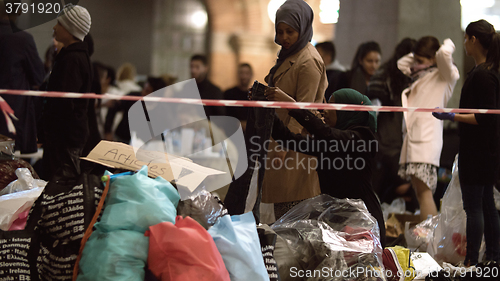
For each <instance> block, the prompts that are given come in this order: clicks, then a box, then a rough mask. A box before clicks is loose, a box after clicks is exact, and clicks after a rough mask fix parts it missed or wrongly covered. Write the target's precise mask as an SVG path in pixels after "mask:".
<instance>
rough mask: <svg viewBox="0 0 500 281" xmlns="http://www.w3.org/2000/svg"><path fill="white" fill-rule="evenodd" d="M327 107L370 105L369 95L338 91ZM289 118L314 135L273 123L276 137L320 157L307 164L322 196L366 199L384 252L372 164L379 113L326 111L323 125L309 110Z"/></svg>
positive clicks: (290, 113)
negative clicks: (313, 174)
mask: <svg viewBox="0 0 500 281" xmlns="http://www.w3.org/2000/svg"><path fill="white" fill-rule="evenodd" d="M273 95H276V94H273ZM269 99H270V100H280V101H287V100H288V101H291V100H289V99H290V97H278V96H271V97H269ZM329 102H330V103H334V102H336V103H343V104H357V105H371V102H370V100H369V99H368V98H367V97H366V96H365V95H362V94H360V93H359V92H358V91H356V90H353V89H341V90H338V91H336V92H334V93H333V95H332V97H331V98H330V101H329ZM288 114H289V115H290V116H291V117H293V118H295V119H296V120H297V121H298V122H299V123H300V124H301V125H302V126H303V127H304V128H305V129H306V130H307V131H308V132H309V134H311V135H312V136H311V137H310V136H304V135H301V134H293V133H292V132H290V130H289V129H288V128H286V126H285V125H284V124H283V122H282V121H280V119H279V118H275V119H274V124H273V131H272V137H273V138H274V139H275V140H276V142H278V143H279V144H280V145H282V146H283V147H285V148H287V149H291V150H295V151H297V152H301V153H304V154H308V155H311V156H316V157H317V162H314V161H311V162H312V163H311V162H310V163H307V165H311V166H315V167H314V168H316V171H317V173H318V178H319V182H320V188H321V193H324V194H328V195H331V196H333V197H336V198H350V199H361V200H363V202H364V203H365V205H366V207H367V209H368V211H369V212H370V213H371V215H372V216H373V217H375V219H376V220H377V222H378V226H379V230H380V241H381V243H382V247H385V224H384V217H383V214H382V209H381V207H380V202H379V201H378V199H377V196H376V195H375V192H374V191H373V188H372V182H371V181H372V162H373V159H374V157H375V154H376V152H377V149H378V145H377V140H376V138H375V132H376V130H377V117H376V115H375V112H373V111H370V112H367V111H335V110H325V112H324V122H323V120H322V119H320V118H318V117H317V116H316V115H314V114H313V113H312V112H310V111H308V110H297V109H293V110H290V111H289V113H288ZM285 166H286V163H285ZM311 166H310V167H309V168H312V167H311ZM305 188H306V187H305Z"/></svg>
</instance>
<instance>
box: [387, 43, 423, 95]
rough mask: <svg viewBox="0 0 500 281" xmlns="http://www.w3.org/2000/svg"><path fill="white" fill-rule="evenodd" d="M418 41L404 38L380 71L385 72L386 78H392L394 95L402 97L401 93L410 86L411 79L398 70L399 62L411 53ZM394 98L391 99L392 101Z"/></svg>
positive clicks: (391, 83) (391, 84)
mask: <svg viewBox="0 0 500 281" xmlns="http://www.w3.org/2000/svg"><path fill="white" fill-rule="evenodd" d="M416 43H417V40H415V39H411V38H404V39H403V40H401V42H399V44H398V45H397V46H396V49H395V50H394V54H393V55H392V57H391V58H390V59H389V60H388V61H387V62H386V63H384V64H383V65H382V66H381V67H380V69H381V70H383V71H384V72H385V75H386V76H385V77H386V78H387V77H390V78H391V79H390V87H391V94H392V95H400V94H401V92H402V91H403V90H404V89H405V88H406V87H407V86H408V82H409V81H408V80H409V78H408V77H407V76H406V75H404V74H403V73H402V72H401V70H399V68H398V60H399V59H400V58H402V57H404V56H405V55H407V54H409V53H411V51H412V50H413V46H415V44H416ZM392 98H393V97H391V99H392Z"/></svg>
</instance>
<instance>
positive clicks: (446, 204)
mask: <svg viewBox="0 0 500 281" xmlns="http://www.w3.org/2000/svg"><path fill="white" fill-rule="evenodd" d="M439 216H440V218H439V221H438V225H437V227H436V231H435V235H434V236H435V237H434V241H433V249H431V251H430V254H431V255H433V258H434V259H435V260H436V261H437V262H439V263H442V262H448V263H452V264H456V263H458V262H460V261H463V260H464V258H465V254H466V228H467V217H466V214H465V211H464V209H463V201H462V191H461V189H460V180H459V171H458V155H457V156H456V157H455V161H454V163H453V176H452V179H451V181H450V184H449V185H448V188H447V189H446V192H445V194H444V196H443V201H442V207H441V214H440V215H439ZM484 249H485V246H484V242H483V243H482V245H481V249H480V253H479V256H480V257H481V255H482V254H483V253H484Z"/></svg>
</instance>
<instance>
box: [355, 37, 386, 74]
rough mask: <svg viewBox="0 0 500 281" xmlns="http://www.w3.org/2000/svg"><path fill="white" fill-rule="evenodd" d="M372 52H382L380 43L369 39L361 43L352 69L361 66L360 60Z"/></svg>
mask: <svg viewBox="0 0 500 281" xmlns="http://www.w3.org/2000/svg"><path fill="white" fill-rule="evenodd" d="M370 52H377V53H379V54H382V51H381V50H380V45H379V44H378V43H377V42H375V41H369V42H365V43H363V44H361V45H359V47H358V50H357V51H356V55H355V56H354V59H353V60H352V64H351V70H354V69H356V68H358V67H361V64H360V63H359V61H360V60H362V59H364V58H365V57H366V55H368V53H370Z"/></svg>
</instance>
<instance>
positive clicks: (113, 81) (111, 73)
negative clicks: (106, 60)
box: [106, 66, 116, 86]
mask: <svg viewBox="0 0 500 281" xmlns="http://www.w3.org/2000/svg"><path fill="white" fill-rule="evenodd" d="M106 70H107V71H108V76H107V77H106V78H109V84H110V85H113V86H116V72H115V69H114V68H113V67H111V66H106Z"/></svg>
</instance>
